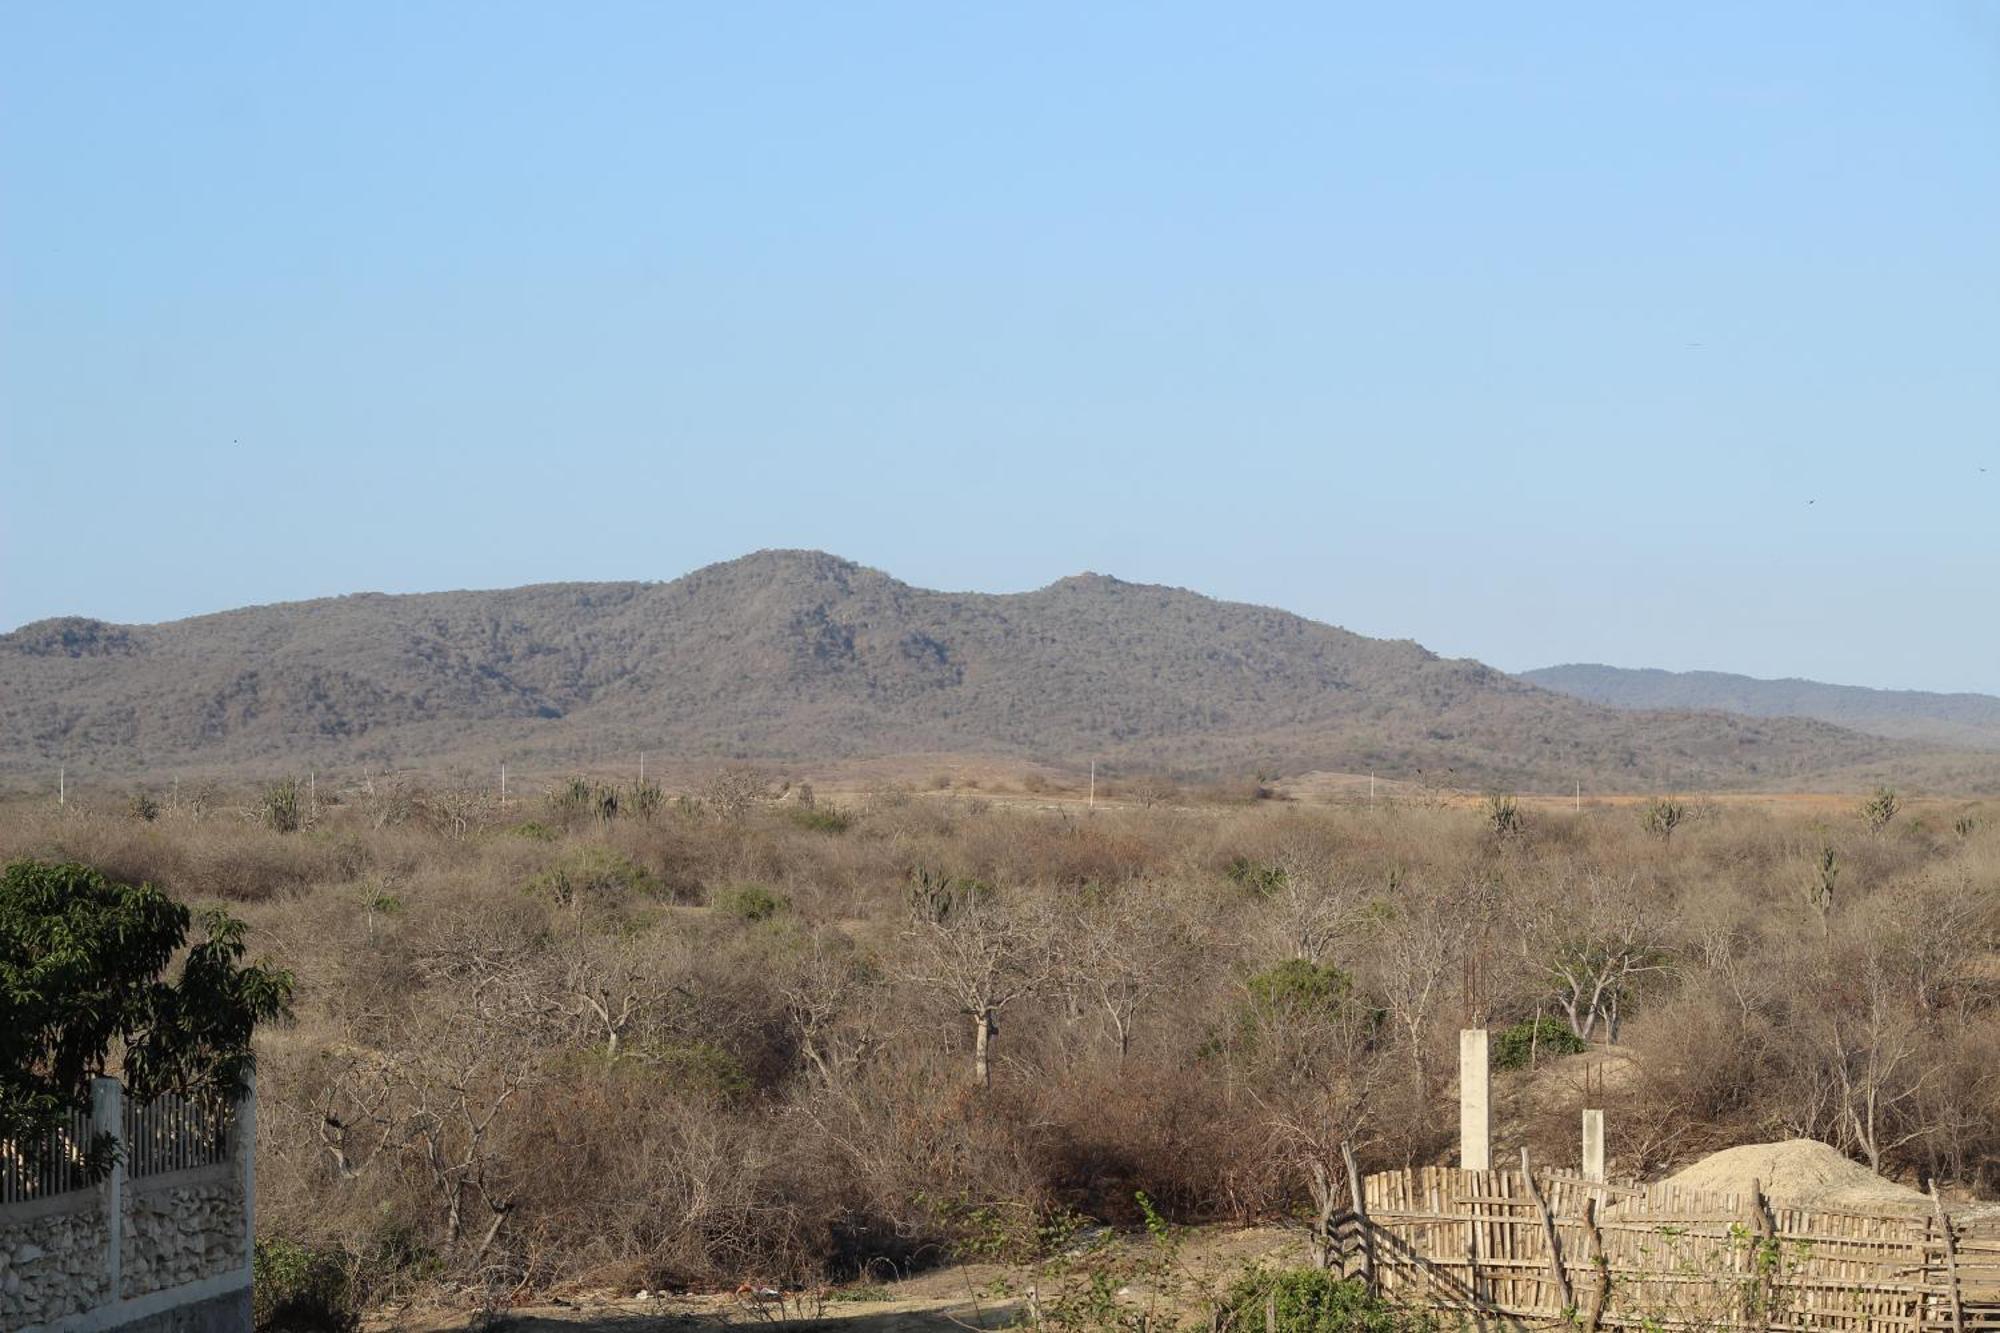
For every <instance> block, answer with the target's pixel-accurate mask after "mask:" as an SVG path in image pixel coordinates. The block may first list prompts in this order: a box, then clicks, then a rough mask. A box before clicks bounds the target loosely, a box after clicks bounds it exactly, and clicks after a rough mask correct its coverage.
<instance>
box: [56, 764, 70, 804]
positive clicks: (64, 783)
mask: <svg viewBox="0 0 2000 1333" xmlns="http://www.w3.org/2000/svg"><path fill="white" fill-rule="evenodd" d="M56 804H57V805H68V804H69V768H68V766H67V765H63V764H58V765H56Z"/></svg>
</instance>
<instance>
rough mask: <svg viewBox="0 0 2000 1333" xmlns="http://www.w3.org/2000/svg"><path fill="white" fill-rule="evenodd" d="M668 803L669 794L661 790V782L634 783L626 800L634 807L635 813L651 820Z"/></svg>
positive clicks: (633, 811)
mask: <svg viewBox="0 0 2000 1333" xmlns="http://www.w3.org/2000/svg"><path fill="white" fill-rule="evenodd" d="M666 803H667V794H666V793H665V792H664V791H661V790H660V784H659V783H657V782H644V781H641V782H635V783H633V784H632V791H631V794H630V796H629V797H628V798H627V801H626V804H628V805H630V806H631V807H632V813H633V814H635V815H637V816H638V817H639V818H641V819H644V820H647V821H649V822H650V821H651V820H652V818H653V816H654V815H656V814H658V813H659V812H660V810H661V808H662V807H663V806H665V805H666Z"/></svg>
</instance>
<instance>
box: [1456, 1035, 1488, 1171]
mask: <svg viewBox="0 0 2000 1333" xmlns="http://www.w3.org/2000/svg"><path fill="white" fill-rule="evenodd" d="M1491 1072H1492V1066H1491V1064H1490V1063H1489V1061H1488V1059H1487V1054H1486V1029H1485V1028H1465V1029H1463V1030H1462V1031H1460V1032H1459V1034H1458V1164H1459V1165H1460V1166H1462V1167H1464V1168H1465V1169H1466V1170H1467V1171H1491V1170H1492V1169H1493V1098H1492V1093H1491V1086H1490V1085H1491Z"/></svg>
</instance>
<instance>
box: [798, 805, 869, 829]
mask: <svg viewBox="0 0 2000 1333" xmlns="http://www.w3.org/2000/svg"><path fill="white" fill-rule="evenodd" d="M790 817H791V821H792V822H793V823H794V824H797V825H798V826H799V827H800V828H804V829H811V830H812V831H813V832H815V833H845V832H847V830H848V829H849V828H851V827H853V824H854V820H853V818H852V817H851V816H849V815H848V813H847V812H846V811H845V810H842V809H840V808H839V807H838V806H832V805H823V804H814V805H795V806H793V807H792V808H791V811H790Z"/></svg>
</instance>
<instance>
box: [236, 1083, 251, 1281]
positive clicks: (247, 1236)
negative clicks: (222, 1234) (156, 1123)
mask: <svg viewBox="0 0 2000 1333" xmlns="http://www.w3.org/2000/svg"><path fill="white" fill-rule="evenodd" d="M229 1147H230V1151H231V1152H233V1153H234V1154H235V1156H236V1170H237V1177H238V1179H239V1181H240V1182H241V1184H242V1189H243V1276H244V1280H245V1281H246V1282H247V1281H249V1280H250V1277H251V1273H252V1272H253V1271H254V1269H255V1266H256V1262H257V1075H256V1072H255V1071H254V1070H253V1071H252V1072H250V1073H248V1074H245V1075H244V1076H243V1096H242V1097H241V1098H240V1099H238V1101H237V1103H236V1126H235V1130H234V1132H233V1133H232V1134H231V1135H230V1139H229Z"/></svg>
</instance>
